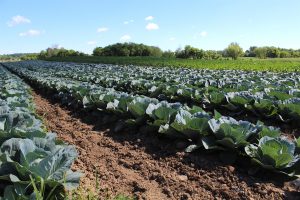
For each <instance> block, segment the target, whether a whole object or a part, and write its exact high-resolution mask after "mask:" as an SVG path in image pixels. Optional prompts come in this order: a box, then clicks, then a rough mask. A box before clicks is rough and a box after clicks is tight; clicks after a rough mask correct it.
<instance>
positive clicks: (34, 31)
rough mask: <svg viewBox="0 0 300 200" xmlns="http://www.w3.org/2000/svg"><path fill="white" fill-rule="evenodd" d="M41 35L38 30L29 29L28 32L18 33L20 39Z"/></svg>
mask: <svg viewBox="0 0 300 200" xmlns="http://www.w3.org/2000/svg"><path fill="white" fill-rule="evenodd" d="M41 33H42V32H41V31H39V30H34V29H30V30H29V31H26V32H22V33H19V36H21V37H25V36H39V35H41Z"/></svg>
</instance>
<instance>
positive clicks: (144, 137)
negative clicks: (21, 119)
mask: <svg viewBox="0 0 300 200" xmlns="http://www.w3.org/2000/svg"><path fill="white" fill-rule="evenodd" d="M33 96H34V102H35V104H36V111H37V114H38V115H40V116H42V117H43V119H44V121H45V124H46V127H47V129H48V130H49V131H52V132H55V133H57V134H58V137H59V138H60V139H62V140H63V141H65V142H67V143H69V144H72V145H75V146H76V148H77V150H78V152H79V158H78V159H77V161H76V162H75V164H74V166H73V169H76V170H80V171H82V172H83V173H84V176H83V178H82V180H81V186H82V187H83V188H85V189H86V190H87V189H92V190H93V191H94V192H97V193H98V195H99V199H105V198H106V197H107V196H115V195H117V194H125V195H129V196H131V197H136V199H149V200H164V199H182V200H184V199H195V200H198V199H199V200H200V199H206V200H209V199H253V200H254V199H255V200H256V199H300V198H298V197H299V190H298V191H297V190H296V189H295V187H293V185H291V184H280V183H278V182H276V181H275V180H272V177H271V176H272V175H269V174H265V173H262V174H259V175H256V176H250V175H248V173H247V171H246V170H245V169H244V167H243V166H246V165H248V164H249V163H247V162H246V161H244V160H241V161H239V164H237V165H238V166H231V165H225V164H223V163H222V162H220V161H219V159H218V156H217V154H215V153H207V152H203V151H197V152H195V153H190V154H188V153H184V152H183V150H182V148H183V147H185V146H186V144H185V143H184V142H179V141H169V140H167V139H162V138H159V137H158V136H157V134H155V133H141V131H139V130H131V131H126V130H125V131H121V132H118V133H115V132H113V131H111V130H112V128H113V125H112V124H110V125H109V124H108V125H107V124H104V123H103V121H105V120H104V119H103V120H102V119H101V118H99V117H98V118H96V117H95V116H93V115H92V114H91V113H88V112H84V111H82V110H74V109H67V108H66V107H64V106H62V105H60V104H59V103H57V102H56V101H55V100H53V99H51V98H45V97H44V96H41V95H40V94H37V93H33ZM96 176H97V177H98V180H99V182H98V183H99V188H96V182H97V181H96ZM273 176H274V175H273ZM270 180H272V181H270Z"/></svg>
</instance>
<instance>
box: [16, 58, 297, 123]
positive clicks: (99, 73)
mask: <svg viewBox="0 0 300 200" xmlns="http://www.w3.org/2000/svg"><path fill="white" fill-rule="evenodd" d="M19 65H21V66H22V68H23V70H30V71H34V72H39V73H43V74H45V73H47V74H48V75H50V76H53V77H64V78H69V79H71V80H79V81H84V82H89V83H93V84H95V85H100V86H102V87H105V88H113V89H115V90H117V91H123V92H127V93H133V94H138V95H145V96H149V97H154V98H157V99H159V100H167V101H169V102H181V103H183V104H184V103H187V104H188V105H198V106H201V107H202V108H205V109H208V110H213V109H221V110H228V111H230V112H231V113H235V114H236V113H240V114H243V113H252V114H253V115H254V116H256V117H257V118H259V119H270V118H272V119H277V120H281V121H283V122H291V123H293V124H295V125H297V126H298V123H297V122H298V121H299V120H300V89H299V83H300V79H299V74H297V73H272V72H244V71H234V70H226V71H213V70H192V69H171V68H155V69H154V68H145V67H136V66H122V67H120V66H116V65H92V64H72V63H71V64H70V63H53V62H44V61H27V62H22V63H19ZM241 111H242V112H241Z"/></svg>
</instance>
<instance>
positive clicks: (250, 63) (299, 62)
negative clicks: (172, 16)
mask: <svg viewBox="0 0 300 200" xmlns="http://www.w3.org/2000/svg"><path fill="white" fill-rule="evenodd" d="M47 60H49V61H64V62H78V63H105V64H121V65H130V64H132V65H139V66H157V67H163V66H172V67H187V68H194V69H236V70H255V71H299V69H300V59H299V58H277V59H276V58H273V59H257V58H240V59H238V60H231V59H220V60H199V59H196V60H192V59H176V58H157V57H111V56H109V57H105V56H99V57H97V56H78V57H52V58H49V59H47Z"/></svg>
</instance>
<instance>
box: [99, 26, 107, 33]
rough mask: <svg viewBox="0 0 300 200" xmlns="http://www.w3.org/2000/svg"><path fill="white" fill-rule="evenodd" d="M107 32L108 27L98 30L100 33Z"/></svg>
mask: <svg viewBox="0 0 300 200" xmlns="http://www.w3.org/2000/svg"><path fill="white" fill-rule="evenodd" d="M107 31H108V28H107V27H100V28H98V29H97V32H98V33H102V32H107Z"/></svg>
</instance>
